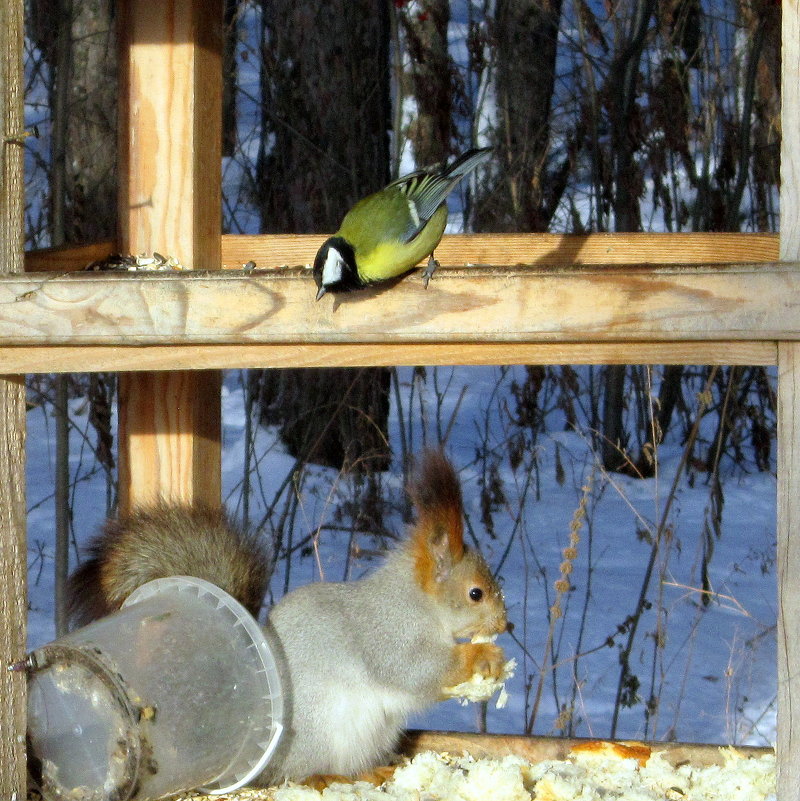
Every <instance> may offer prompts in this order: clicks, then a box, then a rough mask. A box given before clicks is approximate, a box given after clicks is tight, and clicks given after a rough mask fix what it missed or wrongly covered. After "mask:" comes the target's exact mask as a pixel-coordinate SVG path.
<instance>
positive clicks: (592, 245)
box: [222, 233, 778, 269]
mask: <svg viewBox="0 0 800 801" xmlns="http://www.w3.org/2000/svg"><path fill="white" fill-rule="evenodd" d="M324 240H325V237H324V236H312V235H304V236H301V235H296V234H283V235H270V236H242V235H229V236H223V237H222V261H223V267H224V268H226V269H238V268H241V266H242V265H243V264H246V263H247V262H248V261H251V260H252V261H254V262H255V263H256V266H257V267H258V269H269V268H275V267H284V266H290V267H293V266H298V265H306V264H309V265H310V264H313V262H314V256H315V254H316V252H317V250H318V248H319V246H320V245H321V244H322V243H323V241H324ZM777 257H778V238H777V236H776V235H775V234H723V233H712V234H643V233H635V234H586V235H584V236H577V235H566V234H451V235H448V236H445V237H443V239H442V241H441V243H440V244H439V247H438V248H436V259H437V260H438V261H439V263H440V264H441V265H443V266H446V267H447V266H450V267H463V266H464V265H466V264H671V263H674V262H682V263H684V264H711V263H718V264H719V263H732V262H757V261H774V260H775V259H777Z"/></svg>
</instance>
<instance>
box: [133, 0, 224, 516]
mask: <svg viewBox="0 0 800 801" xmlns="http://www.w3.org/2000/svg"><path fill="white" fill-rule="evenodd" d="M122 5H123V9H122V13H121V14H120V19H119V27H120V33H121V54H120V57H121V64H120V66H121V76H122V83H121V93H120V99H121V103H120V132H121V142H120V145H121V147H120V161H121V164H120V242H119V245H120V249H121V250H122V252H124V253H152V252H153V251H156V252H158V253H161V254H163V255H169V256H175V257H177V258H178V259H180V261H181V263H183V264H185V265H186V266H188V267H193V268H195V269H206V270H208V269H219V268H220V266H221V254H220V236H221V165H220V158H221V119H222V99H221V98H222V72H221V70H222V66H221V64H222V4H221V2H220V0H203V2H199V1H197V0H167V1H166V2H163V3H153V2H150V0H125V2H124V3H123V4H122ZM187 280H191V279H187ZM220 380H221V379H220V373H219V372H216V371H214V372H182V373H177V372H176V373H162V374H142V373H133V374H127V375H123V376H122V377H121V380H120V404H119V437H120V443H119V445H120V467H119V480H120V506H121V508H122V510H125V509H127V508H130V507H131V506H135V505H137V504H141V503H147V502H149V501H153V500H155V499H156V498H157V497H162V498H165V499H167V500H171V501H183V502H188V503H191V502H194V501H202V502H204V503H207V504H213V505H216V504H219V503H220V429H221V424H220V389H221V386H220Z"/></svg>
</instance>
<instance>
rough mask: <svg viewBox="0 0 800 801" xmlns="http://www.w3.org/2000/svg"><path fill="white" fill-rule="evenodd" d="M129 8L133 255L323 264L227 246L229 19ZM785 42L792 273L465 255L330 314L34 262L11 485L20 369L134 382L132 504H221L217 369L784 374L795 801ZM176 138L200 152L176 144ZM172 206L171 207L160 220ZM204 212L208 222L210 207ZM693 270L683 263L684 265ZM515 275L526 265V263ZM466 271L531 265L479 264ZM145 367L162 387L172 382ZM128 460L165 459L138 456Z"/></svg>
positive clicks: (285, 292) (639, 254) (785, 583)
mask: <svg viewBox="0 0 800 801" xmlns="http://www.w3.org/2000/svg"><path fill="white" fill-rule="evenodd" d="M21 7H22V4H21V2H20V0H8V2H7V3H5V4H2V11H0V23H2V24H0V31H2V32H3V34H2V36H3V38H2V40H1V41H2V57H3V67H2V69H3V72H2V74H0V89H4V88H5V87H6V85H9V86H12V85H13V86H16V87H17V90H18V88H19V86H20V83H19V68H20V64H19V62H20V61H21V58H20V54H21ZM124 7H125V14H126V15H127V17H126V23H125V25H124V26H122V27H123V28H124V30H125V32H126V36H127V38H126V40H125V42H124V43H123V54H124V58H125V59H126V61H125V64H126V65H127V66H126V67H125V74H126V75H127V80H126V83H125V90H124V92H123V97H124V104H123V105H124V107H125V109H126V112H125V114H124V115H123V119H124V120H125V123H124V125H123V130H124V132H128V133H130V132H132V131H133V130H135V131H136V137H135V138H133V137H131V138H125V139H124V140H123V152H124V153H125V158H124V162H123V176H124V180H123V188H122V192H121V196H120V212H121V214H120V219H121V231H120V236H119V239H118V242H117V243H116V244H117V245H118V246H119V249H120V250H123V251H126V252H139V251H153V250H160V251H161V252H166V253H169V254H170V255H175V256H177V257H178V258H180V259H181V261H182V262H183V263H185V264H187V265H191V266H195V267H200V268H205V269H215V268H217V267H227V268H229V269H230V270H236V269H237V268H239V267H241V265H242V264H243V263H244V262H246V261H249V260H250V259H252V260H254V261H256V263H257V264H258V266H259V267H267V266H273V267H280V266H282V265H283V264H288V265H298V264H301V265H302V264H306V263H308V262H309V261H310V260H311V258H312V257H313V253H314V251H315V250H316V246H317V244H318V242H319V238H314V237H286V238H280V239H279V238H251V237H239V238H231V237H223V238H222V239H221V240H220V238H219V237H218V236H217V234H216V233H215V232H216V231H218V230H219V226H218V224H217V223H216V222H215V218H214V213H213V210H214V208H216V209H217V210H218V208H219V186H218V184H215V183H213V181H212V184H211V185H210V186H209V185H208V183H207V182H208V180H209V173H208V165H209V164H210V163H211V162H210V161H209V159H211V158H213V159H218V154H219V150H218V141H217V134H218V124H219V120H218V111H217V110H216V106H215V105H214V103H211V104H210V107H212V108H214V109H215V110H214V111H213V112H209V110H208V109H209V106H205V105H204V106H203V107H202V108H200V107H198V106H197V105H196V99H197V98H198V97H203V98H207V97H208V96H209V94H210V96H211V98H212V100H213V99H214V98H216V94H215V93H216V91H217V90H216V88H213V87H216V86H217V83H216V80H217V79H216V78H214V77H213V75H214V70H215V69H218V59H219V37H218V35H217V32H215V29H214V25H215V24H216V22H215V20H216V19H217V17H215V16H214V12H215V11H217V10H218V8H217V6H216V4H214V3H204V2H200V0H197V2H192V0H173V2H172V3H170V4H164V7H165V8H166V7H168V8H169V12H168V13H167V12H166V11H165V12H164V14H163V15H161V16H159V15H158V14H154V12H153V5H152V4H151V3H148V2H146V0H127V2H126V3H125V4H124ZM137 42H138V43H140V44H142V45H147V46H148V48H149V49H148V50H147V52H145V50H140V51H138V52H137V51H136V44H137ZM783 43H784V52H783V61H782V64H783V91H784V96H783V103H784V108H783V136H784V138H783V151H782V173H783V185H782V193H781V237H780V250H779V253H776V248H775V245H776V242H775V238H774V237H751V238H747V237H739V236H733V235H720V236H718V237H715V236H699V235H691V238H686V237H683V238H681V237H678V238H672V237H668V236H664V235H659V236H658V237H652V236H650V237H648V236H642V237H637V236H626V235H623V236H618V235H606V236H593V237H573V238H568V237H556V236H541V237H525V236H519V237H473V238H464V237H453V238H448V239H447V240H446V241H445V242H444V243H443V245H442V248H441V249H440V251H439V252H438V253H437V255H438V256H439V257H440V258H441V260H442V261H443V262H444V263H445V265H448V264H449V265H451V266H452V269H448V268H447V266H446V267H445V269H443V270H442V272H441V273H440V274H437V275H436V277H435V278H434V281H433V283H432V284H431V287H430V288H429V289H428V290H427V291H424V290H423V289H422V288H421V286H420V285H419V282H418V279H416V278H414V277H411V278H409V279H407V280H406V281H404V282H401V283H400V284H398V285H397V286H396V287H394V288H392V289H391V290H390V291H387V292H383V293H380V294H375V296H373V297H370V296H369V293H366V294H362V295H359V296H358V297H357V298H353V299H352V300H346V301H345V302H341V303H338V304H337V307H336V309H335V310H334V309H332V305H333V299H331V298H324V299H323V300H322V301H321V302H320V303H315V302H314V301H313V295H314V292H313V289H312V288H311V287H310V286H309V282H310V278H309V277H308V275H307V274H305V271H304V270H303V269H302V268H297V267H295V268H294V269H289V270H285V271H284V270H277V271H273V272H271V273H261V272H259V273H258V274H256V275H247V274H244V273H241V274H238V273H236V272H228V273H225V274H221V275H213V274H211V273H208V274H206V273H203V274H195V275H192V276H174V275H147V276H141V275H134V276H131V275H116V276H111V275H103V276H98V275H95V274H78V275H72V274H70V275H66V274H64V275H62V274H60V271H67V270H74V269H78V268H80V267H81V266H83V264H85V262H86V261H90V260H92V259H93V258H98V257H100V256H102V255H105V254H106V253H108V252H109V250H111V249H114V248H112V246H110V245H108V244H100V245H95V246H89V247H86V248H82V249H76V250H72V251H70V250H67V251H65V250H60V251H50V252H48V253H42V254H32V255H30V256H29V257H28V259H27V262H28V265H29V266H30V267H34V268H36V269H39V270H47V271H48V272H46V273H45V272H40V273H35V274H27V275H18V274H13V275H9V276H4V277H0V343H2V347H0V372H5V373H9V374H17V377H12V378H9V379H4V380H3V383H2V386H1V387H0V403H2V404H3V405H4V414H3V420H5V423H4V425H5V428H4V429H3V430H4V433H5V436H4V437H3V438H2V439H0V466H2V465H7V466H9V467H8V468H7V469H8V470H9V471H10V470H11V468H10V466H11V465H14V464H15V463H16V464H17V465H18V466H19V459H20V451H21V446H20V441H21V440H20V427H21V422H20V420H21V414H20V411H19V410H20V404H21V399H22V393H21V391H20V387H21V379H20V378H19V377H18V376H19V374H22V373H25V372H36V371H60V370H62V371H64V370H120V371H125V372H127V373H129V374H130V376H131V380H130V382H128V384H127V386H128V387H131V388H132V389H131V392H127V391H126V398H129V399H131V401H130V405H127V406H126V405H124V404H123V406H124V408H125V411H124V412H122V413H123V414H124V415H128V417H126V419H125V421H124V422H123V447H122V454H121V456H122V459H123V460H127V461H125V464H126V465H127V466H126V467H124V468H123V475H124V476H126V477H127V478H126V481H125V484H126V487H127V489H126V502H127V503H131V502H134V501H136V500H137V499H138V498H139V497H140V496H139V495H136V497H134V495H135V493H137V492H138V489H137V490H134V487H139V486H140V482H141V486H142V487H143V488H144V489H143V491H142V493H141V497H147V496H148V495H150V494H152V493H153V492H156V491H157V492H159V493H161V494H165V495H167V496H168V497H180V498H183V499H189V500H191V499H202V500H207V501H211V502H219V493H218V481H217V480H216V479H215V478H214V476H213V473H214V471H215V470H218V465H216V466H215V465H214V460H215V458H217V459H218V448H219V418H218V407H216V406H215V405H214V401H213V391H212V393H211V395H208V384H203V383H202V382H203V381H205V380H206V378H207V377H208V374H207V373H206V372H205V371H207V370H216V369H217V368H220V367H223V366H283V365H288V364H293V365H303V366H311V365H315V364H326V365H331V364H341V365H361V364H386V363H394V364H397V363H404V364H424V363H427V364H435V363H463V364H466V363H469V364H477V363H481V364H484V363H486V364H488V363H511V362H520V363H531V362H547V363H556V362H562V363H565V362H566V363H570V362H571V363H581V362H583V363H602V362H606V363H608V362H612V363H626V362H639V363H659V362H675V363H692V362H694V363H737V364H748V363H758V364H774V363H777V365H778V370H779V457H778V459H779V462H778V474H779V477H778V564H779V595H780V603H779V616H778V625H779V635H778V647H779V658H778V681H779V709H778V759H779V775H778V783H779V788H778V789H779V798H780V799H781V801H788V799H797V798H800V736H798V732H800V704H798V703H797V699H798V698H800V674H798V671H797V666H798V665H800V629H798V625H797V621H798V620H800V593H798V591H797V590H796V586H795V585H796V578H795V577H796V576H797V575H798V574H800V539H798V536H796V533H795V532H794V529H795V528H796V527H797V526H798V525H800V501H799V500H798V499H800V444H799V443H798V439H797V438H798V436H800V300H798V298H800V294H799V293H798V289H800V198H798V191H799V190H798V187H800V87H798V82H797V80H796V76H797V75H798V73H800V10H799V8H798V2H797V0H791V2H786V3H784V4H783ZM154 54H157V55H156V56H154ZM151 57H157V58H159V59H164V61H162V62H161V63H162V69H163V70H165V72H162V73H161V77H160V78H159V80H157V81H152V82H150V83H148V82H147V80H146V79H143V80H138V78H139V77H141V74H140V73H139V72H138V71H139V70H145V69H147V68H148V67H147V65H148V63H149V61H148V60H149V59H150V58H151ZM164 64H166V65H167V66H163V65H164ZM15 71H16V74H15ZM142 74H143V73H142ZM165 75H166V76H167V78H168V80H164V79H163V78H164V76H165ZM209 82H210V84H209ZM209 85H211V86H212V90H211V92H210V93H209V89H208V86H209ZM0 94H2V96H3V99H4V102H5V109H6V111H5V116H4V137H5V139H4V142H5V144H4V157H3V184H2V186H1V187H0V189H1V190H2V195H3V198H4V202H3V205H2V209H1V210H2V216H3V220H2V223H3V234H4V237H3V239H4V243H5V244H4V246H3V249H2V250H1V251H0V253H1V254H2V258H3V260H4V263H3V265H2V266H3V267H4V268H10V271H11V272H12V273H15V272H18V271H19V269H20V267H21V261H22V254H21V245H20V244H19V243H20V241H21V240H20V238H19V234H20V232H21V224H22V218H21V202H20V200H21V180H20V178H21V174H20V170H21V160H20V159H18V158H16V157H15V158H11V157H9V155H8V154H9V153H10V152H11V150H10V148H12V147H13V142H14V141H16V140H15V137H17V136H19V135H21V134H19V127H20V125H21V100H20V98H19V96H18V95H16V96H15V95H14V93H13V92H7V91H3V92H0ZM175 98H179V100H180V102H178V103H177V105H173V101H174V99H175ZM165 104H166V105H165ZM159 109H160V110H161V111H160V112H159ZM165 114H166V115H167V117H168V120H165V119H164V118H163V115H165ZM159 126H162V127H159ZM204 126H208V127H207V128H204ZM176 130H177V131H181V132H182V133H181V137H176V136H174V135H171V136H170V137H169V138H165V137H164V131H172V132H174V131H176ZM200 130H207V131H210V134H209V136H208V137H206V138H204V137H203V136H198V135H197V134H198V131H200ZM178 139H180V145H181V146H180V147H175V148H173V147H171V146H170V145H171V144H172V143H174V142H176V141H178ZM209 143H210V144H209ZM214 148H217V149H216V150H214ZM209 154H211V155H209ZM151 157H152V158H151ZM153 158H154V159H155V160H153ZM214 173H215V170H214V169H213V167H212V169H211V172H210V174H211V175H213V174H214ZM159 181H162V183H159ZM9 198H10V199H12V201H13V202H11V203H9V202H8V199H9ZM157 198H161V199H164V201H165V203H167V205H166V206H165V207H159V206H158V204H157V203H156V199H157ZM201 198H204V200H203V201H202V202H201ZM186 201H191V202H189V203H187V202H186ZM196 201H197V202H201V205H199V206H195V205H193V204H194V203H195V202H196ZM185 206H186V207H185ZM187 207H188V208H187ZM220 242H221V244H219V243H220ZM676 258H679V260H680V261H681V263H680V264H678V265H675V264H670V262H673V261H674V260H675V259H676ZM778 258H779V259H780V261H777V259H778ZM720 261H722V262H723V263H722V264H720V263H719V262H720ZM519 262H524V263H526V264H527V265H528V266H525V267H520V266H516V265H517V264H518V263H519ZM643 262H645V263H649V264H650V265H652V264H659V265H661V266H659V267H652V266H641V264H642V263H643ZM733 262H736V263H733ZM466 263H472V264H495V265H496V264H506V265H514V266H509V267H505V268H503V267H486V268H483V267H481V268H472V267H465V266H464V264H466ZM456 265H458V266H456ZM545 265H551V266H545ZM637 265H639V266H637ZM697 265H700V266H697ZM143 370H153V371H158V373H157V375H158V376H161V377H162V378H163V380H160V379H154V378H153V376H154V375H156V373H146V374H142V373H141V371H143ZM176 370H179V371H182V372H179V373H175V372H173V371H176ZM198 371H201V372H198ZM196 377H197V378H198V380H199V381H200V382H201V383H198V382H197V381H195V378H196ZM215 382H218V378H215V377H213V374H212V376H211V382H210V386H211V387H212V389H213V387H214V386H215V385H216V386H217V388H218V384H216V383H215ZM131 393H132V394H131ZM201 393H203V394H204V396H205V397H207V398H208V397H211V398H212V405H211V412H210V414H209V413H208V411H207V410H206V409H200V408H199V407H198V406H197V399H198V397H200V394H201ZM157 397H161V398H162V399H163V398H167V397H171V398H172V399H173V400H174V399H175V398H177V401H175V402H176V403H177V404H178V406H180V407H181V409H180V412H179V413H178V414H177V415H173V414H172V409H171V408H170V407H169V405H168V404H166V405H165V404H161V405H159V404H158V403H157V402H156V401H157ZM156 430H158V431H159V432H160V433H159V435H158V436H156V435H155V431H156ZM131 451H136V453H137V454H142V455H144V454H146V455H144V456H143V458H141V459H138V460H137V459H136V458H131ZM154 465H155V466H156V469H155V471H153V466H154ZM148 471H149V473H148ZM209 473H211V474H212V475H211V478H210V479H208V474H209ZM15 476H16V478H15V481H12V482H9V486H8V487H6V491H5V492H4V493H3V492H0V513H1V514H0V525H2V529H1V530H0V537H1V538H2V539H1V540H0V542H1V543H2V551H0V575H2V577H3V582H2V588H0V614H1V615H2V617H3V628H2V630H0V631H1V632H2V637H0V660H2V662H3V664H4V665H7V664H8V663H10V662H13V661H15V660H16V659H19V658H20V657H21V656H22V655H23V651H24V643H25V633H24V630H25V623H24V610H25V588H24V585H25V575H26V565H25V549H24V547H21V543H24V538H23V535H22V533H21V532H22V525H21V522H20V513H19V510H20V506H21V503H20V495H21V491H20V489H19V483H20V477H21V474H20V473H16V474H15ZM215 496H216V497H215ZM2 674H3V675H2V682H3V684H2V688H0V690H1V691H2V699H3V700H2V702H1V703H2V707H1V708H0V722H2V731H3V734H2V737H0V741H2V742H1V743H0V796H2V797H3V798H9V799H13V798H15V797H16V798H21V797H22V794H23V792H24V769H23V768H24V753H23V742H24V731H25V715H24V681H22V677H21V676H20V675H19V674H14V675H12V674H9V673H8V672H7V671H5V670H3V671H2ZM793 701H794V702H795V703H793Z"/></svg>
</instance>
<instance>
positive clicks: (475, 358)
mask: <svg viewBox="0 0 800 801" xmlns="http://www.w3.org/2000/svg"><path fill="white" fill-rule="evenodd" d="M776 363H777V347H776V343H775V342H769V341H765V342H718V341H708V342H608V343H606V342H603V343H592V344H569V343H567V344H562V343H558V342H545V343H541V344H529V343H526V342H513V343H503V344H499V345H498V344H494V343H491V342H489V343H479V344H476V343H470V342H453V343H449V344H448V343H444V344H436V343H426V342H422V343H412V344H395V343H387V344H382V345H379V346H376V345H372V344H357V343H356V344H348V343H340V344H336V345H314V344H305V345H304V344H299V345H281V344H278V345H149V346H148V345H144V346H105V345H86V346H84V347H80V348H73V347H70V346H61V347H57V346H55V347H54V346H47V345H44V346H41V347H30V346H27V345H25V346H17V347H5V346H4V347H3V348H0V372H15V373H21V372H27V373H74V372H131V371H137V370H219V369H235V368H251V367H266V368H271V367H381V366H392V365H394V366H399V365H408V366H416V365H425V366H433V365H455V364H458V365H461V364H468V365H493V364H721V365H728V364H740V365H753V364H762V365H770V364H776Z"/></svg>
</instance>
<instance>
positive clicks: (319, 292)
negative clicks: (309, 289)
mask: <svg viewBox="0 0 800 801" xmlns="http://www.w3.org/2000/svg"><path fill="white" fill-rule="evenodd" d="M324 294H325V287H324V286H321V287H320V288H319V290H318V291H317V300H319V299H320V298H321V297H322V296H323V295H324Z"/></svg>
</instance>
